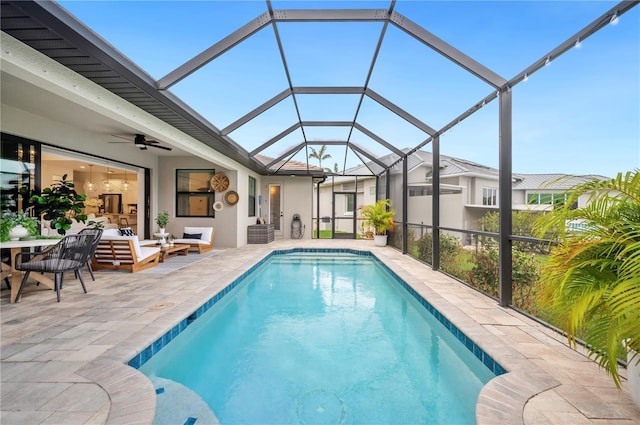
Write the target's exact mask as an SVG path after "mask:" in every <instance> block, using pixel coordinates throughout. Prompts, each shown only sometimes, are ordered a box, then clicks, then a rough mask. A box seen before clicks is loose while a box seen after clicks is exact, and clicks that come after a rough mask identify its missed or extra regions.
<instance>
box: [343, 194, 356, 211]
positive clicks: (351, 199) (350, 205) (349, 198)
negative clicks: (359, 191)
mask: <svg viewBox="0 0 640 425" xmlns="http://www.w3.org/2000/svg"><path fill="white" fill-rule="evenodd" d="M345 198H346V204H347V205H346V208H345V212H344V213H345V215H353V210H354V208H355V203H356V197H355V195H354V194H353V193H347V194H345Z"/></svg>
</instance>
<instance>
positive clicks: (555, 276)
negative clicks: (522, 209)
mask: <svg viewBox="0 0 640 425" xmlns="http://www.w3.org/2000/svg"><path fill="white" fill-rule="evenodd" d="M580 196H589V203H588V205H587V206H585V207H582V208H577V209H573V210H572V209H571V208H572V204H574V202H576V201H577V200H578V198H579V197H580ZM569 220H580V222H581V223H582V224H583V227H581V228H580V229H579V230H573V231H572V230H569V229H567V227H566V223H567V222H568V221H569ZM552 228H557V229H558V236H559V245H558V246H557V247H556V248H554V249H553V251H552V253H551V256H550V257H549V260H548V262H547V264H546V265H545V266H543V269H542V273H541V288H540V289H541V292H540V296H539V300H540V302H541V304H542V305H543V306H544V307H546V308H548V309H549V311H550V312H551V313H552V314H553V315H554V318H555V320H557V323H558V324H559V326H561V327H562V328H563V329H564V330H565V331H566V332H567V335H568V338H569V341H570V343H572V344H574V345H575V339H576V337H581V338H583V339H584V341H585V342H586V345H587V349H588V350H589V355H590V357H593V358H594V359H595V360H596V361H597V362H598V364H599V365H600V366H601V367H602V368H604V369H605V370H606V371H607V373H609V374H610V375H611V377H612V378H613V380H614V382H615V384H616V386H617V387H618V388H619V387H620V376H619V375H618V369H617V363H618V359H619V358H624V357H625V354H626V353H627V350H629V353H631V355H630V356H629V357H630V359H629V362H631V361H633V360H634V359H635V358H636V357H637V353H638V351H640V350H639V349H640V170H635V171H632V172H627V173H625V174H623V173H619V174H618V175H617V177H615V178H612V179H608V180H592V181H589V182H586V183H581V184H578V185H576V186H574V187H572V188H571V189H569V190H568V191H567V201H566V202H565V204H564V205H562V206H560V207H558V208H557V209H554V210H553V211H552V212H551V213H549V214H547V215H546V216H544V217H542V218H541V219H540V220H539V221H538V223H537V225H536V229H537V231H538V234H539V235H540V234H544V232H545V231H547V230H549V229H552ZM625 345H626V347H625ZM631 350H633V351H631Z"/></svg>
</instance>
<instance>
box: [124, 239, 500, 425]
mask: <svg viewBox="0 0 640 425" xmlns="http://www.w3.org/2000/svg"><path fill="white" fill-rule="evenodd" d="M342 251H343V252H338V253H336V252H335V250H332V251H327V250H323V251H317V250H292V251H288V252H276V253H274V255H271V256H270V257H268V258H267V259H266V260H265V261H263V262H261V263H260V264H259V265H257V266H256V267H254V268H253V269H252V270H251V271H250V272H248V273H247V274H246V275H244V276H243V277H242V279H239V280H238V281H236V282H234V283H232V284H231V285H230V286H229V287H228V288H227V289H225V290H224V291H223V293H222V294H221V295H220V294H219V295H218V296H216V297H214V299H213V300H210V301H208V302H207V303H205V305H203V307H201V308H200V309H198V311H196V312H195V313H194V315H192V317H190V318H188V319H185V321H183V322H184V323H183V322H181V323H180V324H179V325H177V326H176V328H174V329H172V330H171V331H170V332H168V333H167V334H166V335H165V336H163V338H161V339H159V340H158V341H156V343H154V344H152V346H150V347H149V348H148V349H147V350H145V351H144V352H143V353H141V354H140V355H139V356H137V357H136V358H134V359H132V361H131V362H130V364H131V365H133V366H136V367H140V370H141V371H142V372H143V373H145V374H146V375H147V376H149V377H150V379H151V380H152V382H153V383H154V385H155V386H156V392H157V393H158V414H157V416H156V423H188V421H189V420H192V423H196V424H200V423H209V422H211V421H214V420H215V419H216V417H217V419H218V420H220V422H221V423H251V424H253V423H340V422H342V423H456V424H458V423H461V424H464V423H475V415H474V410H475V403H476V399H477V396H478V393H479V392H480V389H481V388H482V386H483V385H484V384H485V383H486V382H488V381H489V380H490V379H491V378H493V377H494V376H495V375H496V374H500V373H503V372H504V370H503V369H502V368H501V367H500V365H498V364H497V363H495V362H494V361H493V359H491V358H490V357H489V356H487V355H486V354H484V353H483V352H482V351H481V350H480V349H479V348H478V347H477V346H476V345H475V344H473V342H472V341H471V340H469V339H468V338H466V336H464V334H462V332H460V331H459V330H458V329H457V328H455V326H453V325H452V324H451V323H450V322H448V320H447V319H446V318H444V317H443V316H442V315H441V314H440V313H439V312H437V311H435V310H434V309H433V307H431V306H430V305H429V303H428V302H427V301H425V300H423V299H421V298H420V297H419V296H417V294H416V293H415V291H413V289H411V288H410V287H409V286H407V285H406V284H405V283H404V282H402V281H401V280H399V279H398V278H397V277H396V276H394V275H393V273H392V272H390V271H389V270H388V269H387V268H386V267H385V266H384V265H383V264H381V263H380V262H379V261H377V259H375V258H374V257H373V256H372V255H371V254H369V253H360V252H356V251H348V252H344V250H342ZM209 307H211V308H209ZM195 317H198V320H193V319H194V318H195ZM171 340H172V341H171ZM169 341H171V343H169ZM163 346H164V348H162V347H163ZM172 415H173V416H172Z"/></svg>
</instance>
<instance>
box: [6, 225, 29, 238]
mask: <svg viewBox="0 0 640 425" xmlns="http://www.w3.org/2000/svg"><path fill="white" fill-rule="evenodd" d="M27 236H29V230H27V229H26V228H25V227H23V226H22V224H18V225H17V226H15V227H14V228H13V229H11V230H9V239H11V240H12V241H17V240H19V239H20V238H24V237H27Z"/></svg>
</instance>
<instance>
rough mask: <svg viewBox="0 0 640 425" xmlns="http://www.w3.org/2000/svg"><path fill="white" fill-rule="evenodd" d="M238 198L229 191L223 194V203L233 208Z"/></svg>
mask: <svg viewBox="0 0 640 425" xmlns="http://www.w3.org/2000/svg"><path fill="white" fill-rule="evenodd" d="M239 199H240V197H239V196H238V192H236V191H234V190H230V191H228V192H227V193H225V194H224V202H225V204H227V205H229V206H233V205H235V204H237V203H238V200H239Z"/></svg>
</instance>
